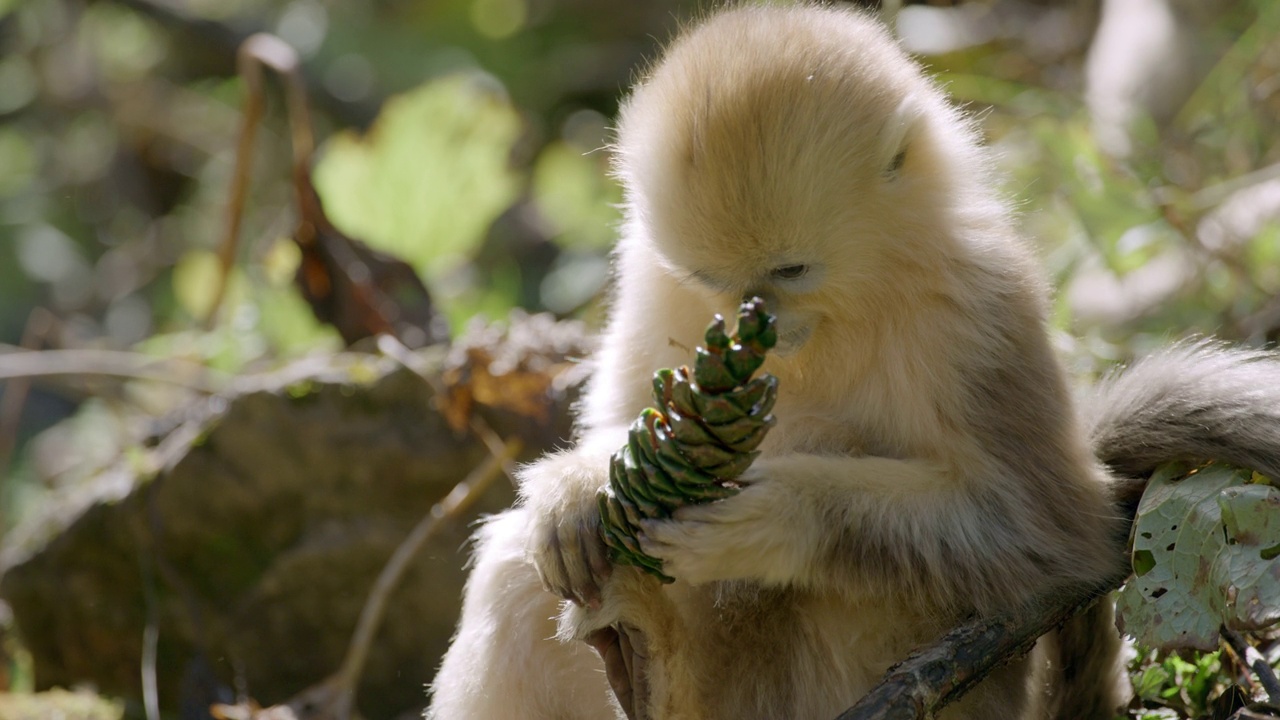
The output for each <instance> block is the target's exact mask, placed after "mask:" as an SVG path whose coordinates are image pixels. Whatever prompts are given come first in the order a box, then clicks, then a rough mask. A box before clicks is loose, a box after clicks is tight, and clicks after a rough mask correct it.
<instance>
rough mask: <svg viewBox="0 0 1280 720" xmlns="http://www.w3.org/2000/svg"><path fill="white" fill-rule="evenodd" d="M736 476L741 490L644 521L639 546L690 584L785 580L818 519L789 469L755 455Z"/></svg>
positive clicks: (808, 547) (804, 559) (799, 562)
mask: <svg viewBox="0 0 1280 720" xmlns="http://www.w3.org/2000/svg"><path fill="white" fill-rule="evenodd" d="M739 480H740V481H741V482H743V483H745V484H746V487H745V488H743V489H742V491H741V492H739V493H737V494H736V495H733V496H731V497H728V498H725V499H723V500H717V501H716V502H712V503H706V504H699V505H687V506H685V507H682V508H680V509H678V510H676V511H675V513H674V514H673V517H672V518H671V519H670V520H645V521H643V522H642V523H641V527H642V530H643V537H641V538H640V547H641V549H642V550H644V552H645V553H646V554H648V555H652V556H653V557H656V558H658V559H660V560H662V569H663V572H665V573H667V574H669V575H671V576H673V577H675V578H676V579H678V580H683V581H685V582H689V583H692V584H695V585H696V584H700V583H706V582H712V581H715V580H736V579H743V578H754V579H759V580H763V581H765V582H772V583H779V584H785V583H788V582H790V581H791V580H792V579H794V578H795V577H796V576H797V574H798V573H799V571H801V570H802V569H804V568H807V566H808V565H809V563H811V562H812V560H813V554H814V546H813V542H812V541H811V540H810V539H809V537H807V536H808V535H809V534H810V533H812V531H813V530H812V528H813V526H814V525H815V523H816V521H817V518H814V517H813V514H812V512H811V510H810V509H809V504H808V503H807V502H805V500H804V499H803V497H802V496H803V491H802V489H801V488H796V487H794V486H793V485H794V484H793V483H792V482H790V479H789V477H788V476H787V475H786V474H774V473H771V472H770V461H769V460H767V459H761V460H758V461H757V463H756V465H754V466H752V468H751V469H750V470H748V471H747V473H746V474H744V475H743V476H742V477H741V478H739Z"/></svg>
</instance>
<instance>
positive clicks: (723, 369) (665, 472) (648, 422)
mask: <svg viewBox="0 0 1280 720" xmlns="http://www.w3.org/2000/svg"><path fill="white" fill-rule="evenodd" d="M705 340H706V347H705V348H701V347H700V348H698V349H697V351H696V353H697V355H696V359H695V360H694V369H693V371H692V374H691V373H690V371H689V368H687V367H682V368H678V369H676V370H670V369H663V370H659V371H658V372H657V373H655V374H654V376H653V397H654V402H655V405H656V408H647V409H645V410H644V412H642V413H640V417H638V418H636V421H635V423H633V424H632V426H631V429H630V430H629V431H628V434H627V444H626V445H625V446H623V447H622V448H620V449H619V450H618V452H616V453H614V455H613V457H612V459H611V461H610V465H609V486H608V487H607V488H605V490H604V491H603V492H601V494H600V498H599V500H600V517H601V520H602V525H603V527H602V533H601V535H602V537H603V539H604V543H605V545H606V546H608V548H609V550H610V556H611V558H612V559H613V561H614V562H616V563H622V564H627V565H635V566H636V567H639V568H642V569H644V570H645V571H646V572H649V573H650V574H652V575H654V576H656V577H657V578H659V579H660V580H662V581H663V582H667V583H669V582H674V578H671V577H669V576H668V575H666V574H664V573H663V572H662V561H660V560H658V559H656V558H653V557H650V556H648V555H645V554H644V553H643V552H641V551H640V544H639V542H638V541H637V539H636V538H637V536H638V534H639V532H640V521H641V520H644V519H653V518H667V517H671V514H672V513H673V512H675V510H676V509H677V508H680V507H682V506H684V505H689V504H694V503H705V502H712V501H715V500H720V499H723V498H726V497H729V496H731V495H733V494H734V493H736V492H738V486H737V485H736V484H735V483H734V482H733V479H734V478H736V477H738V476H739V475H741V474H742V473H743V472H745V471H746V469H747V468H748V467H749V466H750V465H751V462H752V461H753V460H755V458H756V456H757V455H758V454H759V453H757V452H756V448H757V447H758V446H759V445H760V443H761V442H762V441H763V440H764V437H765V434H766V433H768V431H769V428H771V427H773V425H774V418H773V415H771V414H770V412H771V411H772V409H773V404H774V401H775V400H776V399H777V394H778V380H777V378H775V377H773V376H772V375H763V376H761V377H758V378H755V379H752V377H751V376H752V375H753V374H754V373H755V372H756V370H758V369H760V366H761V365H762V364H763V363H764V359H765V353H767V352H768V351H769V350H770V349H771V348H772V347H773V346H774V344H775V343H777V341H778V334H777V331H776V330H775V329H774V319H773V316H771V315H769V314H768V313H766V312H765V310H764V301H763V300H761V299H759V298H753V299H752V300H750V301H748V302H745V303H743V304H742V306H741V307H740V308H739V309H738V329H737V331H736V332H735V334H734V335H733V336H732V337H730V336H729V335H727V334H725V325H724V318H722V317H720V316H719V315H717V316H716V317H715V319H714V320H713V321H712V323H711V324H710V325H709V326H708V327H707V332H706V336H705Z"/></svg>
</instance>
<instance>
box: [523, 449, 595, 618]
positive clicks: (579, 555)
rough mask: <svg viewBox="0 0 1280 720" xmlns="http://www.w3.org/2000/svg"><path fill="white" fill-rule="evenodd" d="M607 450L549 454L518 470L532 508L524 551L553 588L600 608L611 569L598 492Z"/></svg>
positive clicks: (526, 502) (548, 586)
mask: <svg viewBox="0 0 1280 720" xmlns="http://www.w3.org/2000/svg"><path fill="white" fill-rule="evenodd" d="M607 468H608V456H607V455H602V456H600V457H596V456H595V455H594V454H588V453H582V452H578V451H573V452H568V453H561V454H558V455H550V456H547V457H545V458H543V459H542V460H540V461H539V462H537V463H535V464H533V465H530V466H528V467H526V468H524V469H523V470H522V471H521V486H520V494H521V496H522V497H523V500H524V504H525V505H526V506H527V507H529V508H530V509H531V510H532V511H533V512H532V515H533V519H532V525H531V527H530V532H529V539H528V545H527V546H526V554H527V557H528V559H529V561H530V562H531V563H532V564H533V566H534V568H536V569H537V571H538V577H540V578H541V579H542V584H543V586H544V587H545V588H546V589H547V590H548V591H550V592H551V593H553V594H555V595H558V596H560V597H562V598H564V599H566V600H570V601H572V602H574V603H576V604H578V605H580V606H583V607H587V608H591V609H593V610H594V609H599V607H600V602H601V592H600V591H601V588H602V587H603V585H604V582H605V581H606V580H607V579H608V578H609V576H610V574H611V573H612V571H613V566H612V565H611V564H610V562H609V558H608V554H607V551H606V549H605V545H604V541H603V540H602V539H601V535H600V510H599V504H598V501H597V500H596V493H597V492H598V491H599V490H600V488H601V487H603V486H604V485H605V483H607V482H608V469H607Z"/></svg>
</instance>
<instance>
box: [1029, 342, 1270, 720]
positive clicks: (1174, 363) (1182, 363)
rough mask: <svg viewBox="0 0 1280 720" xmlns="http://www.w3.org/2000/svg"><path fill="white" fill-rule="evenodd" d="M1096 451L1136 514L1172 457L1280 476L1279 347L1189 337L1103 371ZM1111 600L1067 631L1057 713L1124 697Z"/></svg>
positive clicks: (1093, 435) (1096, 401) (1119, 501)
mask: <svg viewBox="0 0 1280 720" xmlns="http://www.w3.org/2000/svg"><path fill="white" fill-rule="evenodd" d="M1081 410H1082V414H1083V419H1084V422H1085V424H1086V428H1087V432H1088V437H1089V440H1090V442H1091V443H1092V447H1093V448H1094V451H1095V452H1096V453H1097V456H1098V459H1100V460H1101V461H1102V462H1103V463H1104V464H1105V465H1106V466H1107V467H1108V468H1109V469H1110V470H1111V473H1112V476H1113V477H1114V478H1115V484H1114V486H1113V488H1112V493H1113V498H1114V500H1115V502H1116V505H1117V507H1118V508H1119V509H1120V510H1121V511H1122V512H1124V513H1125V515H1126V516H1132V514H1133V512H1134V510H1135V509H1136V506H1137V503H1138V500H1139V499H1141V497H1142V492H1143V490H1144V489H1145V488H1146V484H1147V478H1148V477H1149V476H1150V475H1151V473H1152V471H1153V470H1155V469H1156V467H1158V466H1159V465H1161V464H1163V463H1166V462H1169V461H1171V460H1190V461H1194V462H1199V461H1204V460H1221V461H1225V462H1228V463H1232V464H1235V465H1240V466H1243V467H1247V468H1251V469H1254V470H1257V471H1259V472H1261V473H1263V474H1265V475H1268V476H1270V477H1273V478H1280V355H1277V354H1275V353H1268V352H1262V351H1256V350H1236V349H1228V348H1225V347H1223V346H1222V345H1221V344H1219V343H1215V342H1213V341H1209V340H1198V341H1188V342H1181V343H1177V344H1175V345H1172V346H1170V347H1168V348H1166V349H1164V350H1161V351H1159V352H1157V353H1155V354H1152V355H1149V356H1147V357H1146V358H1143V359H1142V360H1139V361H1138V362H1137V363H1135V364H1133V365H1132V366H1131V367H1129V368H1127V369H1124V370H1121V371H1119V372H1115V373H1112V374H1111V375H1109V376H1107V377H1106V378H1104V379H1103V380H1102V381H1101V382H1100V383H1098V385H1097V386H1095V387H1094V388H1093V389H1092V391H1091V392H1090V394H1089V396H1088V397H1087V398H1085V402H1084V403H1083V405H1082V408H1081ZM1112 615H1113V605H1112V603H1110V602H1109V601H1107V600H1103V601H1100V602H1099V603H1098V604H1096V605H1094V607H1093V608H1092V609H1090V610H1088V611H1086V612H1084V613H1081V614H1080V615H1078V616H1076V617H1075V618H1073V619H1072V620H1070V621H1068V623H1067V624H1066V625H1064V626H1063V627H1062V628H1061V629H1060V630H1059V632H1058V637H1057V639H1058V653H1059V659H1060V660H1061V663H1062V665H1061V669H1060V670H1061V673H1062V675H1061V683H1060V685H1059V694H1058V701H1057V708H1056V711H1055V712H1054V713H1053V717H1055V718H1057V719H1058V720H1094V719H1095V718H1096V719H1097V720H1106V719H1108V718H1111V717H1114V715H1115V713H1114V712H1113V710H1114V709H1115V708H1116V706H1117V705H1119V704H1121V703H1123V702H1124V696H1125V694H1126V692H1127V691H1126V690H1125V689H1124V686H1125V685H1126V683H1124V682H1123V680H1124V676H1123V668H1122V666H1121V663H1120V660H1119V653H1118V649H1119V637H1118V636H1117V635H1116V632H1115V626H1114V623H1113V618H1112Z"/></svg>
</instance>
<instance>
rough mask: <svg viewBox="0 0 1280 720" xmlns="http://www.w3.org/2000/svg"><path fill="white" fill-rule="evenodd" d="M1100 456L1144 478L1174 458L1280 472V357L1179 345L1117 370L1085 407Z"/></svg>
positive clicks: (1214, 345)
mask: <svg viewBox="0 0 1280 720" xmlns="http://www.w3.org/2000/svg"><path fill="white" fill-rule="evenodd" d="M1082 412H1083V418H1084V422H1085V424H1086V428H1087V431H1088V435H1089V440H1090V442H1091V443H1092V446H1093V448H1094V450H1095V452H1096V453H1097V456H1098V458H1099V459H1100V460H1102V462H1104V463H1105V464H1106V465H1107V466H1108V467H1110V468H1111V470H1112V471H1113V472H1114V473H1116V474H1117V475H1120V476H1123V477H1126V478H1134V479H1142V478H1145V477H1146V476H1147V475H1148V474H1150V472H1151V471H1152V470H1154V469H1155V468H1156V466H1158V465H1160V464H1161V463H1164V462H1168V461H1170V460H1192V461H1201V460H1222V461H1225V462H1228V463H1232V464H1236V465H1241V466H1244V467H1247V468H1251V469H1254V470H1257V471H1259V472H1261V473H1263V474H1265V475H1268V476H1269V477H1272V478H1280V355H1277V354H1275V353H1269V352H1263V351H1258V350H1237V349H1228V348H1225V347H1223V346H1222V345H1220V344H1218V343H1215V342H1212V341H1208V340H1199V341H1186V342H1181V343H1177V344H1175V345H1173V346H1171V347H1168V348H1166V349H1164V350H1161V351H1159V352H1156V353H1155V354H1152V355H1150V356H1148V357H1145V358H1143V359H1142V360H1139V361H1138V362H1137V363H1135V364H1134V365H1132V366H1131V367H1129V368H1127V369H1125V370H1122V371H1120V372H1114V373H1111V374H1110V375H1109V376H1108V377H1106V378H1105V379H1104V380H1103V381H1102V382H1100V383H1099V384H1098V385H1097V386H1096V387H1095V388H1093V390H1092V392H1091V393H1090V395H1089V397H1088V398H1087V399H1086V401H1085V403H1084V406H1083V407H1082Z"/></svg>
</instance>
